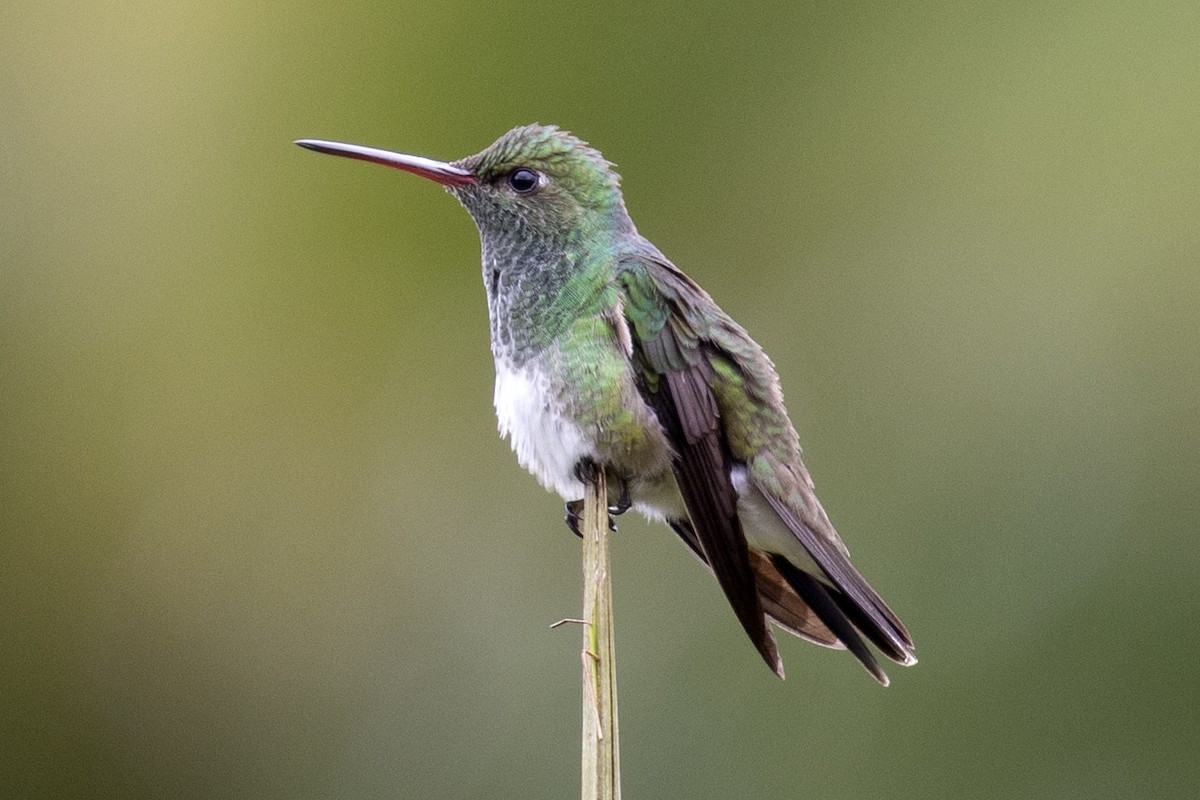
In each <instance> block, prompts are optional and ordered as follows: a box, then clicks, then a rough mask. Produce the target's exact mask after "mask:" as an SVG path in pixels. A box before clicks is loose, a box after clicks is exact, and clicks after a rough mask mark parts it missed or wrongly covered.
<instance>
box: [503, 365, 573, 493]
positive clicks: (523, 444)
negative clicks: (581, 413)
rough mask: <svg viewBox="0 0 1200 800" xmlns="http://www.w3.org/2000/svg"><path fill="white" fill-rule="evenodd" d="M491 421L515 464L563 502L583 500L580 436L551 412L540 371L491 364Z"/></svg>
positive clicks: (553, 402) (551, 400) (555, 411)
mask: <svg viewBox="0 0 1200 800" xmlns="http://www.w3.org/2000/svg"><path fill="white" fill-rule="evenodd" d="M494 403H495V406H496V419H497V421H498V424H499V428H500V435H501V436H505V437H507V438H508V440H509V442H510V443H511V444H512V449H513V452H514V453H516V454H517V461H518V462H519V463H520V464H521V466H523V467H525V469H527V470H529V471H530V472H531V473H533V476H534V477H535V478H537V479H538V482H539V483H541V484H542V486H544V487H546V488H547V489H549V490H550V491H553V492H557V493H558V495H559V496H560V497H562V498H563V499H564V500H578V499H579V498H581V497H583V484H581V483H580V482H579V480H577V479H576V477H575V465H576V464H578V463H579V460H580V459H581V458H583V457H584V456H588V455H592V453H591V449H592V448H591V447H589V446H588V445H587V444H586V443H585V441H584V436H583V432H582V431H581V430H580V429H579V426H577V425H576V424H575V423H573V422H571V421H570V420H568V419H566V418H565V417H563V416H562V414H561V413H559V410H558V409H557V408H556V405H557V403H556V399H555V398H554V396H553V395H552V394H551V393H550V391H549V388H548V381H547V380H546V377H545V375H544V374H543V373H542V372H541V370H538V369H534V368H530V367H513V366H512V365H510V364H507V363H504V362H502V361H500V360H499V359H497V360H496V393H495V397H494Z"/></svg>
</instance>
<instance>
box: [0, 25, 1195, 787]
mask: <svg viewBox="0 0 1200 800" xmlns="http://www.w3.org/2000/svg"><path fill="white" fill-rule="evenodd" d="M874 5H875V6H876V7H875V8H868V7H865V6H861V7H856V8H855V9H854V10H849V9H848V8H846V7H844V5H843V4H838V3H826V4H821V5H815V4H807V5H806V4H799V5H797V4H779V5H778V6H777V7H775V8H772V9H759V10H755V11H749V10H747V9H746V8H743V7H736V8H735V7H732V6H729V7H726V6H724V5H722V4H717V3H700V4H698V5H693V6H691V7H690V8H689V10H688V11H687V13H682V12H679V11H675V12H671V11H667V10H665V9H663V10H655V9H649V8H645V7H644V6H643V5H642V4H638V3H628V4H623V5H621V4H619V5H612V4H608V5H605V6H595V7H591V6H586V7H585V6H579V5H577V4H547V5H544V6H542V5H536V4H523V5H520V6H517V7H512V8H507V9H504V10H503V11H501V10H500V9H498V8H497V7H496V6H495V5H494V4H488V3H474V4H471V5H456V4H451V3H438V2H433V3H424V4H419V5H413V6H411V7H409V6H403V5H397V4H394V3H376V4H366V5H350V6H346V5H342V6H335V5H329V4H313V5H311V6H308V7H300V6H289V5H287V4H267V5H262V4H259V5H253V4H250V5H247V4H228V3H226V4H216V5H205V4H201V6H199V7H194V6H186V7H180V8H170V7H163V6H162V5H161V4H157V5H156V4H151V3H135V4H133V5H130V4H128V3H124V4H117V3H86V4H83V5H82V6H81V7H78V8H58V7H53V6H49V5H46V4H42V5H35V4H32V3H24V2H19V3H15V4H9V5H8V6H6V7H5V9H4V10H3V11H0V70H2V74H3V81H2V82H0V109H2V110H3V113H0V137H2V141H3V142H4V156H3V159H2V160H0V225H2V230H0V234H2V235H0V528H2V530H0V537H2V538H0V656H2V658H0V664H2V665H3V666H2V667H0V669H2V670H3V672H2V673H0V678H2V679H3V683H2V685H3V686H4V691H3V695H2V697H3V700H0V795H3V796H6V797H7V796H13V797H55V798H63V797H89V798H100V797H113V798H117V797H119V798H143V797H145V798H158V797H205V798H212V797H241V798H274V797H279V798H284V797H286V798H296V797H330V796H337V797H385V796H386V797H392V796H404V797H472V796H488V797H523V798H534V797H564V796H573V795H574V794H575V793H576V791H577V781H578V762H577V757H578V744H577V738H578V708H579V697H578V692H579V684H578V663H579V662H578V652H577V650H578V637H577V636H576V635H575V632H571V631H568V632H563V631H561V630H559V631H549V630H548V629H547V625H548V624H549V623H550V622H552V621H554V620H555V619H557V618H559V617H564V616H573V615H575V613H577V607H578V604H579V576H578V546H577V544H576V542H575V540H574V538H573V537H571V536H570V535H569V534H568V533H567V532H566V529H565V527H564V526H563V525H562V523H561V513H562V510H561V506H560V504H559V502H558V500H557V499H556V498H554V497H552V496H550V495H548V494H545V493H543V492H542V491H541V490H540V489H539V488H538V487H537V486H536V484H535V482H534V481H533V480H532V479H531V478H529V477H528V476H527V475H525V474H524V473H523V472H522V471H521V470H520V469H519V468H518V467H517V466H516V464H515V461H514V459H513V458H512V456H511V454H510V453H509V452H508V448H507V446H506V445H505V444H503V443H502V442H500V441H499V439H498V438H497V436H496V434H495V424H494V421H493V418H492V411H491V407H490V398H491V359H490V356H489V354H488V351H487V327H486V321H485V309H484V305H483V290H482V287H481V285H480V279H479V271H478V266H477V264H478V244H477V240H476V234H475V231H474V230H473V228H472V225H471V222H470V220H469V219H468V218H467V216H466V214H465V213H464V212H463V211H462V210H461V209H460V208H458V207H457V206H456V204H455V203H454V201H453V200H452V199H451V198H449V197H447V196H445V195H444V193H442V192H440V191H438V190H437V189H436V187H432V186H430V185H428V184H427V183H425V182H422V181H419V180H416V179H414V178H411V177H410V176H405V175H400V174H397V173H394V172H390V171H388V170H383V169H379V168H372V167H368V166H366V165H361V164H352V163H347V162H343V161H338V160H334V159H321V158H316V157H314V156H312V155H311V154H310V153H305V152H304V151H302V150H300V149H299V148H296V147H294V146H293V145H292V144H291V140H292V139H294V138H296V137H298V136H322V137H328V138H337V139H342V140H347V141H360V142H363V143H367V144H372V145H376V146H380V147H386V148H392V149H397V150H403V151H405V152H415V153H423V154H426V155H430V156H434V157H439V158H456V157H459V156H462V155H464V154H467V153H471V152H475V151H477V150H478V149H480V148H481V147H482V146H484V145H486V144H487V143H488V142H490V141H491V140H492V139H493V138H494V137H495V136H496V135H498V134H499V133H501V132H502V131H504V130H507V129H508V128H509V127H511V126H513V125H516V124H521V123H526V122H532V121H540V122H545V123H550V122H554V123H558V124H560V125H562V126H564V127H566V128H568V129H570V130H572V131H574V132H575V133H577V134H579V135H581V136H583V137H584V138H586V139H588V140H590V141H591V142H592V143H593V144H595V145H596V146H597V147H599V148H601V149H602V150H603V151H604V153H605V155H606V156H608V157H609V158H610V159H612V160H614V161H616V162H617V163H618V164H619V169H620V171H621V173H622V175H623V176H624V179H625V181H624V185H625V192H626V198H627V200H628V203H629V206H630V211H631V213H632V214H633V217H634V219H635V220H637V222H638V225H639V226H640V228H641V229H642V231H643V232H644V233H645V234H647V235H648V236H649V237H650V238H651V239H652V240H653V241H654V242H655V243H657V244H658V245H659V246H660V247H661V248H662V249H663V250H664V251H665V252H666V253H667V255H668V256H669V257H671V258H672V259H673V260H674V261H675V262H676V263H678V264H679V265H680V266H681V267H682V268H684V269H685V270H687V271H688V272H689V273H690V274H691V275H693V276H694V277H695V278H696V279H697V280H699V281H700V282H701V283H702V284H703V285H705V286H706V288H708V289H709V291H710V292H711V293H712V294H713V295H714V296H715V297H716V299H717V300H718V301H719V302H720V303H721V304H722V305H723V306H724V307H725V308H726V310H728V311H729V312H730V313H731V314H732V315H733V316H735V317H736V318H737V319H738V320H739V321H741V322H742V323H743V324H745V325H746V326H747V327H748V328H749V330H750V331H751V333H752V334H753V335H754V336H755V337H756V338H757V339H758V340H759V341H760V342H761V343H762V344H763V346H764V347H765V348H766V349H767V351H768V352H769V353H770V354H771V355H772V357H773V358H774V359H775V361H776V364H777V366H778V367H779V371H780V373H781V375H782V377H783V383H784V389H785V392H786V393H787V397H788V402H789V408H790V409H791V411H792V416H793V418H794V419H795V420H796V423H797V427H798V428H799V429H800V432H801V438H802V440H803V441H804V443H805V446H806V454H807V459H808V463H809V466H810V467H811V468H812V471H813V473H814V476H815V478H816V480H817V485H818V488H819V489H820V492H821V497H822V499H823V500H824V502H825V505H826V507H827V508H828V509H829V511H830V514H831V516H832V517H833V519H834V522H835V523H836V524H837V525H838V528H839V530H840V532H841V533H842V534H843V536H844V538H845V539H846V540H847V542H848V544H849V545H850V547H851V549H852V551H853V552H854V555H855V559H856V563H858V564H859V565H860V567H861V568H862V569H863V571H864V572H865V573H866V574H867V575H868V576H870V577H871V579H872V581H873V582H874V583H875V585H876V586H877V587H878V588H879V589H880V591H881V592H882V593H883V594H884V595H885V596H887V597H888V598H889V601H890V602H892V603H893V604H894V606H895V608H896V610H897V611H898V612H899V613H900V614H901V616H902V617H903V618H904V619H905V621H906V622H907V623H908V624H909V626H910V628H911V630H912V632H913V634H914V637H915V639H916V642H917V648H918V650H917V652H918V655H919V656H920V658H921V664H920V665H918V666H917V667H914V668H913V669H911V670H901V671H896V674H894V675H893V686H892V688H890V689H888V690H882V689H880V688H879V687H877V686H874V685H873V684H872V683H871V681H870V680H869V679H867V678H866V677H865V676H864V675H862V674H861V670H859V669H858V668H857V667H856V666H855V665H854V664H853V661H852V659H849V658H847V657H845V656H844V655H841V656H840V657H839V656H837V655H835V654H830V653H826V652H823V651H820V650H819V649H817V648H813V647H811V646H807V645H804V644H802V643H794V642H783V643H782V647H783V649H784V653H783V655H784V658H785V661H786V663H787V665H788V680H787V681H785V682H782V683H781V682H779V681H777V680H775V679H774V678H773V677H772V676H771V675H770V674H769V672H768V671H767V670H765V669H764V668H763V667H762V665H761V664H760V663H758V662H757V660H756V657H755V654H754V653H753V652H752V650H750V649H749V648H747V647H746V646H745V642H744V640H743V637H742V636H741V634H740V631H739V630H738V629H737V623H736V622H735V621H734V618H733V616H732V615H731V614H730V613H729V612H728V609H727V608H726V607H725V604H724V600H723V598H722V597H721V596H720V592H719V591H718V590H717V588H716V586H715V585H714V584H713V583H712V581H711V579H710V578H709V577H708V576H706V575H703V574H702V572H701V569H700V568H699V566H698V565H697V564H696V563H695V562H694V560H693V559H691V557H690V556H688V555H686V553H685V552H684V549H683V548H682V547H681V546H680V545H679V544H678V543H677V542H675V541H673V540H672V536H671V535H670V534H669V532H667V531H666V530H665V529H660V528H652V527H649V526H646V525H643V524H642V523H640V522H637V521H634V520H633V519H632V518H628V517H627V518H625V519H624V520H623V521H622V526H621V530H620V533H619V534H618V535H617V537H616V538H615V540H614V542H613V547H614V559H615V567H614V570H615V600H616V612H617V625H618V630H617V635H618V640H619V641H618V647H619V649H620V657H621V689H620V690H621V711H622V740H623V741H622V762H623V767H624V770H623V772H624V784H625V791H626V792H627V793H628V794H629V796H638V797H663V798H665V797H693V798H702V797H703V798H707V797H712V798H716V797H756V798H790V797H801V796H803V797H823V798H837V797H876V796H885V795H886V796H889V797H912V798H918V797H919V798H941V797H945V798H962V797H1047V798H1064V797H1089V798H1093V797H1154V798H1159V797H1189V796H1193V794H1194V792H1195V787H1196V785H1197V781H1198V780H1200V774H1198V773H1200V768H1198V767H1197V760H1196V757H1195V754H1196V752H1197V750H1198V749H1200V734H1198V725H1197V722H1196V713H1195V708H1196V707H1197V704H1198V702H1200V690H1197V688H1196V681H1195V675H1196V664H1195V659H1196V657H1197V655H1200V634H1198V631H1200V628H1198V626H1197V622H1196V619H1197V616H1198V612H1200V599H1198V598H1200V594H1198V593H1197V591H1196V588H1195V587H1196V584H1197V581H1198V579H1200V555H1198V554H1200V549H1198V548H1197V544H1196V534H1197V531H1198V528H1200V493H1198V492H1197V486H1198V485H1200V269H1198V267H1200V265H1198V258H1197V254H1198V253H1200V225H1198V224H1197V220H1198V219H1200V158H1198V157H1197V154H1198V151H1200V69H1197V53H1200V10H1198V9H1200V7H1197V6H1196V4H1194V3H1187V2H1178V3H1174V4H1169V3H1168V4H1156V5H1141V4H1132V3H1093V4H1070V5H1066V4H1064V5H1061V6H1056V7H1051V6H1050V5H1049V4H1021V5H1016V4H1010V5H1007V6H1006V5H999V6H996V5H992V4H975V5H964V4H939V3H928V2H926V3H919V4H915V5H914V4H874Z"/></svg>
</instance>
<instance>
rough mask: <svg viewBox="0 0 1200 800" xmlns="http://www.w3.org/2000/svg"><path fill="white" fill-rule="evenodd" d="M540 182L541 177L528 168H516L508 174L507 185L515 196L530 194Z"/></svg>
mask: <svg viewBox="0 0 1200 800" xmlns="http://www.w3.org/2000/svg"><path fill="white" fill-rule="evenodd" d="M540 182H541V176H539V175H538V174H537V173H536V172H534V171H533V170H531V169H529V168H528V167H517V168H516V169H514V170H513V171H512V172H510V173H508V185H509V186H511V187H512V190H513V191H514V192H516V193H517V194H532V193H533V191H534V190H535V189H537V188H538V184H539V183H540Z"/></svg>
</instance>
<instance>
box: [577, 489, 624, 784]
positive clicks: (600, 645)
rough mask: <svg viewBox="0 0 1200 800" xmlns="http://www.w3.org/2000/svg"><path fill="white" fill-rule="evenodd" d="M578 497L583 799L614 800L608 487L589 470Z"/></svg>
mask: <svg viewBox="0 0 1200 800" xmlns="http://www.w3.org/2000/svg"><path fill="white" fill-rule="evenodd" d="M589 478H590V479H589V480H587V481H586V482H585V483H586V493H585V494H584V500H583V525H582V531H583V619H584V625H583V800H620V797H621V760H620V751H619V748H618V746H617V665H616V649H615V648H614V646H613V613H612V581H611V580H610V578H609V557H608V534H609V530H608V489H607V486H606V485H605V478H604V471H603V470H602V469H595V470H592V475H590V476H589Z"/></svg>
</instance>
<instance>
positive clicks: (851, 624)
mask: <svg viewBox="0 0 1200 800" xmlns="http://www.w3.org/2000/svg"><path fill="white" fill-rule="evenodd" d="M669 524H670V525H671V528H672V529H674V531H675V533H676V534H678V536H679V538H680V539H682V540H683V542H684V544H686V545H687V546H688V548H689V549H690V550H691V551H692V553H693V554H694V555H695V556H696V557H697V558H698V559H699V560H700V562H701V563H703V564H704V565H705V566H707V565H708V561H707V559H705V557H704V552H703V550H702V549H701V548H700V543H699V541H698V540H697V538H696V534H695V531H693V530H692V527H691V524H690V522H688V521H687V520H671V521H670V523H669ZM750 566H751V569H752V570H753V572H754V579H755V585H756V587H757V589H758V598H759V601H760V602H761V603H762V607H763V611H764V612H765V613H766V615H767V616H768V617H769V618H770V619H771V621H773V622H774V623H775V624H776V625H778V626H779V627H781V628H783V629H784V630H786V631H787V632H788V633H791V634H792V635H793V636H798V637H800V638H801V639H805V640H807V641H810V642H812V643H814V644H819V645H821V646H823V647H831V648H838V649H846V650H849V651H850V653H851V654H852V655H854V657H855V658H856V659H858V661H859V663H861V664H862V665H863V667H864V668H865V669H866V670H867V672H868V673H870V675H871V677H873V678H875V680H877V681H879V682H880V683H881V684H883V685H884V686H887V685H888V677H887V674H886V673H885V672H884V671H883V669H882V668H881V667H880V666H879V662H878V661H877V660H876V659H875V656H874V654H873V653H872V652H871V650H870V648H868V646H867V644H866V642H864V641H863V637H864V636H865V637H866V639H867V640H869V641H870V642H871V644H873V645H875V646H876V647H877V648H879V651H880V652H881V653H882V654H883V655H885V656H886V657H888V658H889V659H891V660H892V661H895V662H897V663H899V664H904V665H909V664H914V663H916V658H914V657H913V654H912V650H911V646H912V645H911V641H910V640H909V639H908V632H907V631H905V630H904V628H903V626H901V625H899V620H898V619H896V618H895V615H894V614H892V612H891V610H890V609H887V606H886V605H883V601H882V600H878V604H879V605H880V606H882V608H883V609H884V610H885V612H884V613H882V614H881V613H880V612H879V610H878V607H877V606H872V609H871V611H873V612H874V613H868V612H867V611H864V609H863V608H862V607H861V606H860V605H859V604H858V603H857V602H855V600H854V599H853V598H851V597H850V596H849V595H848V594H847V593H845V592H843V591H842V590H841V589H839V588H836V587H834V586H830V585H828V584H826V583H824V582H823V581H821V580H818V579H816V578H814V577H813V576H812V575H810V574H808V573H807V572H805V571H803V570H801V569H800V568H798V567H796V566H795V565H794V564H792V563H791V562H790V561H788V560H787V558H785V557H784V556H781V555H777V554H767V553H764V552H762V551H759V550H755V549H754V548H751V549H750ZM855 575H857V573H855ZM858 580H859V581H860V582H861V584H862V588H860V592H859V593H863V594H867V595H868V596H870V597H873V598H878V595H876V594H875V593H874V590H872V589H871V588H870V586H868V585H867V584H866V581H865V580H863V579H862V577H861V576H859V577H858ZM892 620H895V622H896V627H893V626H892V625H891V621H892ZM883 626H886V629H885V628H884V627H883ZM764 660H765V659H764ZM767 666H769V667H771V668H772V669H773V670H774V671H776V672H777V673H779V672H781V670H780V669H778V668H777V667H776V665H774V664H772V663H771V662H770V661H768V662H767ZM781 677H782V676H781Z"/></svg>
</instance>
